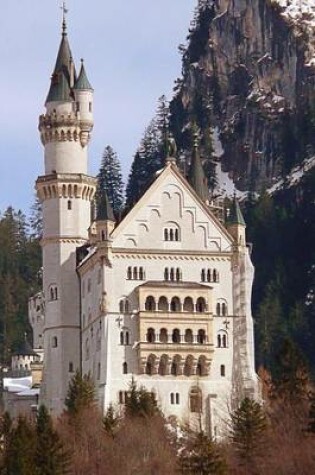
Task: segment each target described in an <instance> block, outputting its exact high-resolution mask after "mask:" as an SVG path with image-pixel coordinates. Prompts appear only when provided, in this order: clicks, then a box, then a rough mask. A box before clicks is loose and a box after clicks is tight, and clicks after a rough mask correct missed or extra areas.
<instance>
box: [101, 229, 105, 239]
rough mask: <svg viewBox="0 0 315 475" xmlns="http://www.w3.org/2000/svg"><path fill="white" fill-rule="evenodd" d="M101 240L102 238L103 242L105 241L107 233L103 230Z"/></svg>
mask: <svg viewBox="0 0 315 475" xmlns="http://www.w3.org/2000/svg"><path fill="white" fill-rule="evenodd" d="M101 238H102V241H105V231H104V230H102V232H101Z"/></svg>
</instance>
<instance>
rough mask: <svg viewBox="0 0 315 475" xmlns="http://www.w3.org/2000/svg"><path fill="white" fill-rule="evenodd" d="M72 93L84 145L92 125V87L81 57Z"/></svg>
mask: <svg viewBox="0 0 315 475" xmlns="http://www.w3.org/2000/svg"><path fill="white" fill-rule="evenodd" d="M73 95H74V100H75V103H76V106H75V109H76V112H77V115H78V118H79V119H80V121H81V129H82V133H81V137H80V139H81V144H82V146H85V145H86V144H87V142H88V139H89V132H90V130H91V129H92V127H93V88H92V86H91V84H90V82H89V80H88V78H87V74H86V71H85V67H84V62H83V59H81V70H80V74H79V77H78V79H77V80H76V82H75V84H74V87H73Z"/></svg>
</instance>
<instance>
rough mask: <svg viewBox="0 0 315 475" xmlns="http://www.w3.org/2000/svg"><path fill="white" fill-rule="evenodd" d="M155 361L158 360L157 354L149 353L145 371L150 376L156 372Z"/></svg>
mask: <svg viewBox="0 0 315 475" xmlns="http://www.w3.org/2000/svg"><path fill="white" fill-rule="evenodd" d="M155 361H156V356H155V355H152V354H151V355H149V357H148V359H147V363H146V368H145V373H146V374H147V375H149V376H152V375H153V374H155V372H156V371H155Z"/></svg>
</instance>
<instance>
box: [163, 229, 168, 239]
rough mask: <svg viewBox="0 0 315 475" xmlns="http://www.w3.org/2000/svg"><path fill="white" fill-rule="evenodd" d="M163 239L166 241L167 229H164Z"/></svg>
mask: <svg viewBox="0 0 315 475" xmlns="http://www.w3.org/2000/svg"><path fill="white" fill-rule="evenodd" d="M164 241H168V229H164Z"/></svg>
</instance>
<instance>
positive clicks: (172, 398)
mask: <svg viewBox="0 0 315 475" xmlns="http://www.w3.org/2000/svg"><path fill="white" fill-rule="evenodd" d="M174 396H175V394H174V393H171V394H170V401H171V404H174V402H175V398H174Z"/></svg>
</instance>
